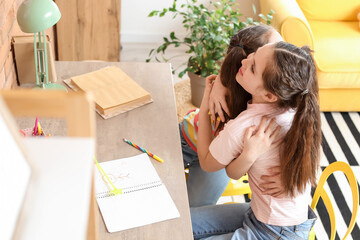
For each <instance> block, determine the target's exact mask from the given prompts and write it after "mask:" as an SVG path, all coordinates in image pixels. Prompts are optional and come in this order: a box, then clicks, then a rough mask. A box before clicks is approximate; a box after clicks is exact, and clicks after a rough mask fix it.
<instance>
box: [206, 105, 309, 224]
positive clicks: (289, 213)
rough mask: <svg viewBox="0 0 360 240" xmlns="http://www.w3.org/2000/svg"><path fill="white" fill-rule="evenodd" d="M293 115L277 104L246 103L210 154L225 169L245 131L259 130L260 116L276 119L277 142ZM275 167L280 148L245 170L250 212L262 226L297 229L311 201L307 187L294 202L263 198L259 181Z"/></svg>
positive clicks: (292, 112)
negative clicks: (293, 226)
mask: <svg viewBox="0 0 360 240" xmlns="http://www.w3.org/2000/svg"><path fill="white" fill-rule="evenodd" d="M294 115H295V111H294V110H292V109H290V110H284V109H280V108H278V107H277V105H276V104H251V103H248V105H247V109H246V110H245V111H243V112H242V113H241V114H239V116H238V117H236V118H235V119H233V120H231V121H229V122H228V123H227V124H226V125H225V127H224V129H223V130H222V131H221V132H220V133H219V135H218V136H217V137H216V138H215V139H214V140H213V141H212V143H211V145H210V147H209V150H210V152H211V154H212V156H213V157H214V158H215V159H216V160H217V161H218V162H219V163H221V164H223V165H228V164H229V163H230V162H231V161H232V160H234V159H235V158H237V157H238V156H239V155H240V154H241V152H242V150H243V136H244V133H245V131H246V129H247V128H248V127H250V126H252V125H257V126H258V125H259V124H260V121H261V118H262V116H267V117H269V118H275V119H276V123H277V124H278V125H279V126H281V130H280V132H279V134H278V139H276V140H275V141H277V140H279V139H281V138H284V136H285V134H286V132H287V131H288V130H289V129H290V126H291V123H292V120H293V118H294ZM259 147H261V146H259ZM275 166H280V159H279V148H275V149H272V150H270V151H268V152H266V153H264V154H262V155H261V156H259V158H258V159H257V160H256V161H255V162H254V163H253V164H252V166H251V167H250V168H249V169H248V170H247V173H248V175H249V184H250V188H251V191H252V198H251V208H252V210H253V212H254V214H255V216H256V218H257V219H258V220H259V221H261V222H263V223H266V224H271V225H278V226H290V225H298V224H300V223H302V222H304V221H306V220H307V219H308V205H309V204H310V200H311V195H310V190H311V187H310V184H308V185H307V187H306V189H305V191H304V192H303V193H297V195H296V197H295V198H290V197H282V198H279V197H272V196H270V195H263V194H262V189H261V188H260V187H259V185H260V184H261V183H262V182H263V181H262V180H261V179H260V177H261V176H262V175H267V174H270V173H269V172H268V169H269V168H271V167H275Z"/></svg>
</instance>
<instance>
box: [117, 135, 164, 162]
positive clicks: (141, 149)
mask: <svg viewBox="0 0 360 240" xmlns="http://www.w3.org/2000/svg"><path fill="white" fill-rule="evenodd" d="M123 140H124V142H126V143H128V144H129V145H131V146H133V147H134V148H137V149H139V150H140V151H142V152H144V153H146V154H147V155H149V156H150V157H152V158H154V159H155V160H157V161H159V162H164V160H162V159H161V158H160V157H158V156H156V155H155V154H152V153H151V152H148V151H147V150H145V149H144V148H142V147H140V146H138V145H136V144H135V143H132V142H131V141H129V140H127V139H126V138H123Z"/></svg>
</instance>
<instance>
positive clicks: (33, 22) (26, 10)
mask: <svg viewBox="0 0 360 240" xmlns="http://www.w3.org/2000/svg"><path fill="white" fill-rule="evenodd" d="M60 18H61V13H60V10H59V8H58V6H57V5H56V4H55V3H54V2H53V1H52V0H25V1H24V2H23V3H22V4H21V5H20V7H19V9H18V11H17V21H18V23H19V26H20V29H21V30H22V31H23V32H26V33H36V32H40V31H43V30H45V29H48V28H50V27H52V26H53V25H55V24H56V23H57V22H58V21H59V20H60Z"/></svg>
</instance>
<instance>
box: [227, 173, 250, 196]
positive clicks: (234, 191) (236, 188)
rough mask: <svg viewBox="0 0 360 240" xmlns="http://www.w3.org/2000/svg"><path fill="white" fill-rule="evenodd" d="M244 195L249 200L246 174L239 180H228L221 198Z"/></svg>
mask: <svg viewBox="0 0 360 240" xmlns="http://www.w3.org/2000/svg"><path fill="white" fill-rule="evenodd" d="M245 194H247V195H248V197H249V198H251V189H250V186H249V178H248V175H247V174H246V175H244V176H242V177H241V178H240V179H239V180H234V179H230V182H229V184H228V186H227V187H226V189H225V191H224V193H223V194H222V195H221V196H223V197H225V196H236V195H245Z"/></svg>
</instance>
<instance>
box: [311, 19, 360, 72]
mask: <svg viewBox="0 0 360 240" xmlns="http://www.w3.org/2000/svg"><path fill="white" fill-rule="evenodd" d="M309 25H310V28H311V31H312V33H313V36H314V49H315V52H314V58H315V62H316V65H317V67H318V69H319V70H320V71H323V72H360V31H359V27H358V22H357V21H356V22H355V21H354V22H345V21H344V22H341V21H330V22H323V21H314V20H310V21H309Z"/></svg>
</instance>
